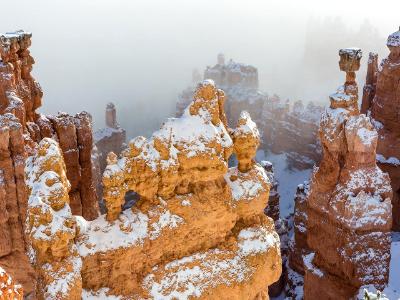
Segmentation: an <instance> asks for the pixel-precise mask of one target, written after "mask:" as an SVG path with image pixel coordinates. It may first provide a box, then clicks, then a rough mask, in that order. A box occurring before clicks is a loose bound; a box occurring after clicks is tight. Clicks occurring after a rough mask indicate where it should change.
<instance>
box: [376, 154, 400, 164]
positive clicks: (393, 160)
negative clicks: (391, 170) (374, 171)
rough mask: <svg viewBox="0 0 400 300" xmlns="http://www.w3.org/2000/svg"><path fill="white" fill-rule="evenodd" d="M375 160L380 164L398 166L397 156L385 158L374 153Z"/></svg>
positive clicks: (399, 162) (399, 161)
mask: <svg viewBox="0 0 400 300" xmlns="http://www.w3.org/2000/svg"><path fill="white" fill-rule="evenodd" d="M376 160H377V161H378V162H379V163H381V164H389V165H394V166H400V160H399V159H398V158H397V157H393V156H391V157H389V158H385V157H384V156H383V155H382V154H376Z"/></svg>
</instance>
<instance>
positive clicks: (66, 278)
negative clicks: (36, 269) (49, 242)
mask: <svg viewBox="0 0 400 300" xmlns="http://www.w3.org/2000/svg"><path fill="white" fill-rule="evenodd" d="M65 261H66V262H67V264H68V266H70V265H71V266H72V270H70V269H64V268H61V269H55V270H53V266H52V265H51V264H44V265H43V266H42V268H43V270H45V271H46V273H47V274H49V275H52V276H53V278H54V281H52V282H51V283H50V284H49V285H47V286H46V290H45V294H44V296H45V299H46V300H52V299H57V298H58V294H61V295H66V294H67V293H68V291H69V290H70V289H71V288H72V284H73V283H74V282H75V280H79V278H80V277H81V269H82V260H81V258H80V257H76V256H69V257H67V258H65ZM56 266H57V265H56Z"/></svg>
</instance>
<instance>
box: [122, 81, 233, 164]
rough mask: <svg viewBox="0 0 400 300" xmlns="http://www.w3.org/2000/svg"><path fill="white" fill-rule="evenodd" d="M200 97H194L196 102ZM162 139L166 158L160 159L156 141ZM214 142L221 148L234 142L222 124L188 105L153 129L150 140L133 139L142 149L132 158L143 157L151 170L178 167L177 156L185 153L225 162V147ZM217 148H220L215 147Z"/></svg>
mask: <svg viewBox="0 0 400 300" xmlns="http://www.w3.org/2000/svg"><path fill="white" fill-rule="evenodd" d="M200 85H203V86H205V85H213V86H215V84H214V82H213V81H212V80H204V81H203V82H202V83H201V84H200ZM196 101H197V102H200V101H202V99H196V100H195V102H196ZM208 102H209V103H208V104H209V105H210V106H214V107H215V106H218V98H217V97H215V98H214V99H211V100H209V101H208ZM159 142H161V145H162V146H165V150H166V151H165V152H166V153H167V154H168V158H166V159H162V157H161V154H160V153H159V151H158V150H157V149H156V148H157V147H156V143H159ZM214 143H217V144H219V145H221V146H222V148H228V147H231V146H232V144H233V142H232V139H231V137H230V135H229V134H228V132H227V130H226V128H225V126H224V124H223V123H222V122H219V124H216V125H214V124H213V123H212V115H211V113H210V112H209V111H208V110H207V109H205V108H202V107H201V108H199V110H198V113H197V114H195V115H192V114H191V112H190V106H188V107H187V108H186V109H185V110H184V112H183V114H182V116H181V117H180V118H169V119H168V120H167V121H166V122H165V123H164V124H163V125H162V126H161V128H160V129H159V130H158V131H156V132H154V133H153V135H152V137H151V138H150V139H149V141H144V140H143V139H140V140H132V141H131V142H130V144H133V145H135V147H136V146H138V147H136V148H138V149H140V150H142V151H141V152H140V154H139V155H138V156H136V157H135V160H136V159H137V160H140V159H142V160H144V161H145V162H146V164H147V166H149V167H150V168H151V169H152V170H153V171H154V172H155V171H157V168H158V167H161V169H168V168H169V167H172V166H175V167H177V166H178V164H179V161H178V155H179V153H180V152H184V153H185V154H186V157H188V158H191V157H195V156H198V155H204V156H205V157H212V158H214V157H215V156H217V158H218V159H219V160H220V163H221V164H226V162H225V158H224V151H223V150H224V149H221V150H217V148H218V147H214V146H212V145H213V144H214ZM218 149H219V148H218Z"/></svg>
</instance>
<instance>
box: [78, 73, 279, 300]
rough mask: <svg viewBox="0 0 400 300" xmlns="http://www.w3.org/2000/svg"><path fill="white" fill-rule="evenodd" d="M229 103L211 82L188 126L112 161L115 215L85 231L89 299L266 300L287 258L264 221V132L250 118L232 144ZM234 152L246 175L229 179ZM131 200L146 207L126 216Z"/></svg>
mask: <svg viewBox="0 0 400 300" xmlns="http://www.w3.org/2000/svg"><path fill="white" fill-rule="evenodd" d="M223 101H224V93H223V92H222V91H221V90H218V89H216V87H215V85H214V83H213V82H212V81H210V80H209V81H203V82H202V83H201V84H200V85H199V86H198V88H197V90H196V93H195V95H194V99H193V101H192V103H191V104H190V105H189V106H188V108H187V109H186V111H185V112H184V114H183V116H182V117H181V118H178V119H169V120H168V121H167V122H166V123H164V124H163V125H162V127H161V129H160V130H158V131H156V132H155V133H154V134H153V135H152V137H151V138H150V139H146V138H144V137H137V138H135V139H133V140H132V141H131V142H130V143H129V146H128V149H126V150H124V151H123V152H122V153H121V156H120V157H119V158H117V156H116V155H115V154H113V153H111V154H109V155H108V165H107V167H106V170H105V172H104V176H103V183H104V198H105V201H106V205H107V215H106V216H101V217H99V218H98V219H96V220H94V221H92V222H84V223H81V224H80V225H79V232H80V234H79V237H78V239H77V241H78V243H77V246H78V250H79V253H80V255H81V257H82V260H83V267H82V279H83V286H84V288H85V289H90V290H92V291H100V290H104V289H105V288H107V289H108V291H109V293H111V294H116V295H125V296H131V297H132V296H133V297H145V298H150V299H153V298H154V299H175V298H182V299H187V298H190V297H196V298H199V299H221V298H223V299H226V298H229V299H255V298H256V297H258V298H257V299H268V294H267V286H268V285H270V284H272V283H273V282H275V281H276V280H278V278H279V276H280V273H281V258H280V249H279V238H278V235H277V234H276V232H275V231H274V225H273V221H272V219H270V218H268V217H266V216H265V215H264V214H263V209H264V207H265V204H266V202H267V198H268V191H269V186H270V183H269V180H268V177H267V175H266V173H265V171H264V169H263V168H262V167H261V166H260V165H258V164H256V163H255V162H254V154H255V151H256V149H257V146H258V144H259V132H258V130H257V128H256V126H255V124H254V122H253V121H252V120H251V119H250V116H249V114H247V113H242V114H241V118H240V120H239V121H238V126H237V127H236V128H235V129H234V130H231V133H232V137H233V141H232V138H231V136H230V134H229V133H228V131H227V127H226V123H225V120H226V119H225V116H224V114H225V113H224V110H223V106H222V103H223ZM236 143H241V145H237V144H236ZM233 151H235V154H236V156H237V157H238V160H239V166H240V167H239V168H238V167H233V168H230V169H228V163H227V160H228V158H229V156H230V155H231V154H232V152H233ZM129 190H133V191H136V192H137V193H138V194H139V195H140V200H139V201H138V203H136V205H135V206H133V207H132V208H131V209H128V210H125V211H121V204H122V203H123V199H124V195H125V193H126V192H128V191H129ZM182 241H184V243H182Z"/></svg>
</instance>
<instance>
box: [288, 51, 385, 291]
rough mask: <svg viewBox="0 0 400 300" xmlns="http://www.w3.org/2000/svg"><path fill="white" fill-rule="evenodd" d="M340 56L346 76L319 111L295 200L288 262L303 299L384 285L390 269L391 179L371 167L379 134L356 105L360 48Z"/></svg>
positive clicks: (374, 162)
mask: <svg viewBox="0 0 400 300" xmlns="http://www.w3.org/2000/svg"><path fill="white" fill-rule="evenodd" d="M339 54H340V57H341V59H340V62H339V65H340V68H341V70H343V71H345V72H346V82H345V84H344V85H343V86H341V87H339V89H338V91H337V92H336V93H334V94H332V95H331V96H330V101H331V105H330V107H329V108H328V109H327V110H326V111H325V112H324V114H323V115H322V118H321V123H320V130H319V132H320V139H321V144H322V148H323V158H322V161H321V163H320V165H319V167H318V168H315V169H314V171H313V174H312V176H311V179H310V182H309V184H306V185H304V186H302V187H300V188H299V190H298V200H297V201H296V214H295V246H294V248H295V249H294V253H293V255H292V256H291V264H290V265H291V266H293V268H294V269H296V270H298V271H299V272H300V273H301V272H304V275H305V276H304V298H305V299H316V298H318V297H323V298H324V299H350V298H351V297H353V296H355V294H356V293H357V292H358V289H359V288H360V287H361V286H363V285H368V284H372V285H375V286H376V287H377V288H383V286H384V285H385V284H386V283H387V280H388V275H389V274H388V272H389V263H390V242H391V237H390V228H391V225H392V220H391V198H392V189H391V187H390V179H389V176H388V175H387V174H386V173H384V172H382V171H381V169H380V168H379V167H378V166H377V165H376V161H375V156H376V147H377V142H378V134H377V132H376V130H375V129H374V127H373V126H372V124H371V122H370V120H369V118H368V117H366V116H365V115H362V114H359V111H358V106H357V99H358V88H357V84H356V82H355V71H357V70H358V68H359V63H360V59H361V51H360V50H359V49H355V48H350V49H342V50H340V52H339ZM297 210H299V211H297Z"/></svg>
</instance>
